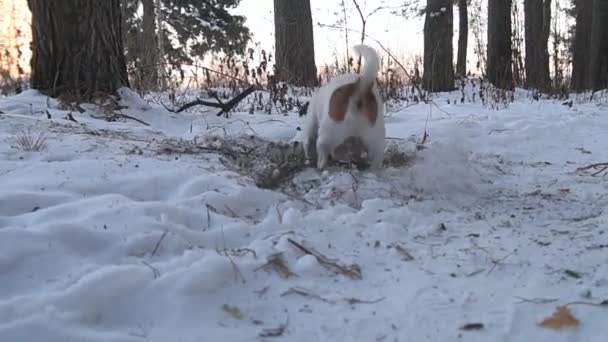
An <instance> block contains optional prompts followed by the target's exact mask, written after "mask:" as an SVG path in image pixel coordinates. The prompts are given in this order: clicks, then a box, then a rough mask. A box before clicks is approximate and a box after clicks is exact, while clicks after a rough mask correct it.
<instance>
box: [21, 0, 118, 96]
mask: <svg viewBox="0 0 608 342" xmlns="http://www.w3.org/2000/svg"><path fill="white" fill-rule="evenodd" d="M28 5H29V7H30V10H31V12H32V36H33V37H32V38H33V39H32V50H33V57H32V61H31V64H32V77H31V85H32V88H35V89H38V90H39V91H41V92H43V93H45V94H48V95H50V96H53V97H58V96H62V95H67V96H74V97H76V98H78V99H81V100H84V101H87V100H91V99H93V97H95V96H96V95H100V93H114V92H115V91H116V90H117V89H118V88H120V87H123V86H129V81H128V78H127V67H126V61H125V56H124V51H123V41H122V38H123V37H122V32H121V31H122V15H121V11H120V0H103V1H97V0H62V1H49V0H28Z"/></svg>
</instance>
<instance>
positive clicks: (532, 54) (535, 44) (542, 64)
mask: <svg viewBox="0 0 608 342" xmlns="http://www.w3.org/2000/svg"><path fill="white" fill-rule="evenodd" d="M524 12H525V38H526V88H534V89H539V90H548V88H549V85H550V82H551V79H550V76H549V47H548V44H549V32H550V29H551V0H544V1H543V0H524Z"/></svg>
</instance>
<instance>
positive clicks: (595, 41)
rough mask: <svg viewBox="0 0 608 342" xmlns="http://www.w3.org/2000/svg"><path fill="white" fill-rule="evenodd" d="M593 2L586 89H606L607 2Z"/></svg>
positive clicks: (600, 0)
mask: <svg viewBox="0 0 608 342" xmlns="http://www.w3.org/2000/svg"><path fill="white" fill-rule="evenodd" d="M592 1H593V10H592V11H593V19H592V20H591V39H590V43H591V44H590V47H591V49H590V51H589V63H588V65H589V69H588V70H589V73H588V77H587V82H588V84H587V88H588V89H593V90H600V89H605V88H607V87H608V0H592Z"/></svg>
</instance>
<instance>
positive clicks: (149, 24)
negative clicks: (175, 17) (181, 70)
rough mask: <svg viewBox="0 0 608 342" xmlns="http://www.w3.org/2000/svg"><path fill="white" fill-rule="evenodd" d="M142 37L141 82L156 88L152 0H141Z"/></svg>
mask: <svg viewBox="0 0 608 342" xmlns="http://www.w3.org/2000/svg"><path fill="white" fill-rule="evenodd" d="M141 3H142V5H143V6H142V7H143V10H144V11H143V12H144V13H143V16H142V31H143V32H142V39H141V42H140V44H141V45H140V47H141V50H140V51H142V56H141V58H142V62H143V63H142V68H141V72H142V78H141V80H142V82H143V86H144V87H145V88H146V89H149V90H156V89H157V88H158V68H159V65H158V61H159V59H158V49H157V47H158V36H157V35H156V13H155V8H154V0H142V1H141Z"/></svg>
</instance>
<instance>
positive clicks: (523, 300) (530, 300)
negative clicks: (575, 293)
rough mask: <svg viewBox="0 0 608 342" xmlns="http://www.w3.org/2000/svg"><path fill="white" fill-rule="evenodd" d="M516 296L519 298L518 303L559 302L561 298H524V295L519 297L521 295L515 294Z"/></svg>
mask: <svg viewBox="0 0 608 342" xmlns="http://www.w3.org/2000/svg"><path fill="white" fill-rule="evenodd" d="M515 298H517V299H519V302H516V304H521V303H533V304H548V303H553V302H557V301H558V300H559V299H557V298H524V297H519V296H515Z"/></svg>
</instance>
